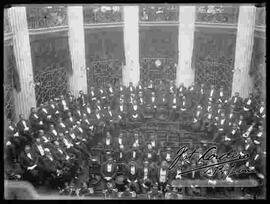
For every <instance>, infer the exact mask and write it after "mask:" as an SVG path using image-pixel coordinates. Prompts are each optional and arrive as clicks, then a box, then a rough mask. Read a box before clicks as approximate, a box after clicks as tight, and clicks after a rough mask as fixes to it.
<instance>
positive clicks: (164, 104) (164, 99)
mask: <svg viewBox="0 0 270 204" xmlns="http://www.w3.org/2000/svg"><path fill="white" fill-rule="evenodd" d="M168 103H169V100H168V96H167V95H166V94H165V93H163V94H160V97H159V100H158V105H157V111H156V118H157V119H159V120H162V121H165V120H168V119H169V110H168Z"/></svg>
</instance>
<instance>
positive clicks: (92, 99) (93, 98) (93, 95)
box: [88, 86, 98, 106]
mask: <svg viewBox="0 0 270 204" xmlns="http://www.w3.org/2000/svg"><path fill="white" fill-rule="evenodd" d="M97 99H98V98H97V94H96V90H95V87H93V86H91V87H90V93H89V96H88V101H89V102H90V105H92V106H94V105H95V104H96V101H97Z"/></svg>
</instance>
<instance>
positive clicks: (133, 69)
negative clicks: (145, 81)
mask: <svg viewBox="0 0 270 204" xmlns="http://www.w3.org/2000/svg"><path fill="white" fill-rule="evenodd" d="M123 10H124V12H123V16H124V49H125V60H126V64H125V66H124V68H123V72H122V73H123V84H125V85H128V83H129V82H133V84H134V85H137V84H138V82H139V80H140V64H139V7H138V6H124V9H123Z"/></svg>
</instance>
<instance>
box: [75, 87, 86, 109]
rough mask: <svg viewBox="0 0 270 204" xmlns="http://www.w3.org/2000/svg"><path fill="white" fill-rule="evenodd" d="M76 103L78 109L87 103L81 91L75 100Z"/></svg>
mask: <svg viewBox="0 0 270 204" xmlns="http://www.w3.org/2000/svg"><path fill="white" fill-rule="evenodd" d="M77 101H78V102H79V105H80V107H83V106H85V105H86V103H87V96H86V95H85V94H84V93H83V91H82V90H80V92H79V97H78V98H77Z"/></svg>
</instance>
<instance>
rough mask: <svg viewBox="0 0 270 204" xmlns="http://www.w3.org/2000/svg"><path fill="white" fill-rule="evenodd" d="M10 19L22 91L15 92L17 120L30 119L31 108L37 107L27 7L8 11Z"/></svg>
mask: <svg viewBox="0 0 270 204" xmlns="http://www.w3.org/2000/svg"><path fill="white" fill-rule="evenodd" d="M8 17H9V21H10V26H11V30H12V33H13V48H14V49H13V50H14V56H15V60H16V65H17V70H18V74H19V77H20V86H21V91H20V92H18V93H17V92H16V91H14V99H15V111H16V119H15V120H18V117H19V114H24V116H25V117H28V116H29V114H30V108H31V107H36V96H35V88H34V83H33V81H34V80H33V67H32V59H31V48H30V41H29V33H28V27H27V19H26V8H25V7H12V8H10V9H8Z"/></svg>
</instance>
